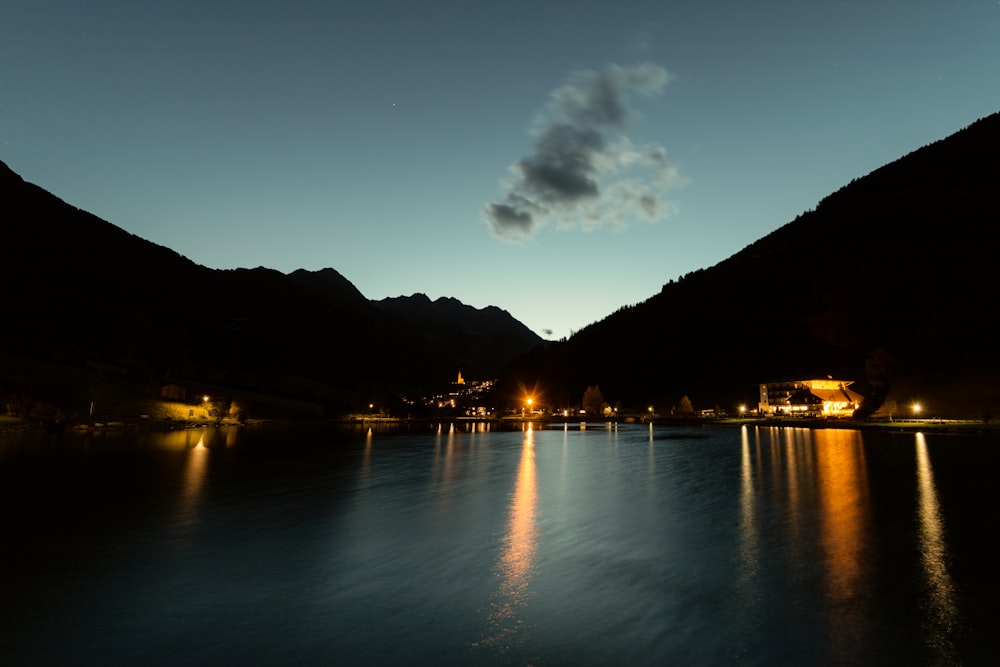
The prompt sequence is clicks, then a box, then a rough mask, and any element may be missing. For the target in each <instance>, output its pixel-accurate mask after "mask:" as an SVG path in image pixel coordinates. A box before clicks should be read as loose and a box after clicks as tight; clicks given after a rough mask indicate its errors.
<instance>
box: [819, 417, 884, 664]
mask: <svg viewBox="0 0 1000 667" xmlns="http://www.w3.org/2000/svg"><path fill="white" fill-rule="evenodd" d="M814 439H815V443H816V444H815V448H814V451H815V458H816V479H817V481H818V491H819V509H820V513H819V521H820V523H819V531H820V535H819V537H820V547H821V549H822V555H823V561H824V565H825V568H824V569H825V574H826V584H827V597H828V598H829V602H830V609H831V618H830V626H831V633H832V635H833V639H834V640H835V643H836V644H838V645H839V648H840V649H841V650H844V651H847V652H850V650H851V647H852V646H854V645H855V643H856V638H857V637H858V636H859V635H861V634H862V633H863V632H864V629H865V624H866V623H867V619H868V610H867V603H868V600H869V596H868V592H867V590H866V588H867V586H868V582H867V581H866V578H867V576H868V571H867V570H866V569H865V561H866V552H867V550H868V544H869V542H870V538H871V536H870V534H869V533H870V530H871V526H870V524H871V517H870V514H869V513H870V500H869V496H868V472H867V465H866V463H865V453H864V445H863V443H862V439H861V433H860V432H859V431H851V430H847V429H827V430H820V431H816V432H815V434H814Z"/></svg>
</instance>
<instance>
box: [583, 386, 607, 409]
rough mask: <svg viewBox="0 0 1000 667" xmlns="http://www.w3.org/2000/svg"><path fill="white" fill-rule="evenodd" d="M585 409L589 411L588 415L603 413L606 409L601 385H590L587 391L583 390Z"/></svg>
mask: <svg viewBox="0 0 1000 667" xmlns="http://www.w3.org/2000/svg"><path fill="white" fill-rule="evenodd" d="M583 409H584V410H586V411H587V414H588V415H599V414H601V411H602V410H603V409H604V396H602V395H601V389H600V387H598V386H597V385H594V386H593V387H590V386H588V387H587V391H585V392H583Z"/></svg>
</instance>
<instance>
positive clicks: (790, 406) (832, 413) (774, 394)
mask: <svg viewBox="0 0 1000 667" xmlns="http://www.w3.org/2000/svg"><path fill="white" fill-rule="evenodd" d="M852 384H854V381H853V380H834V379H833V378H827V379H825V380H793V381H789V382H769V383H766V384H761V385H760V402H759V403H758V404H757V409H758V411H759V412H760V413H761V414H767V415H792V416H803V417H806V416H808V417H820V416H822V417H850V416H851V415H853V414H854V411H855V410H857V409H858V408H859V407H860V406H861V401H862V400H863V399H864V397H863V396H862V395H861V394H859V393H857V392H856V391H852V390H851V389H850V388H849V387H850V386H851V385H852Z"/></svg>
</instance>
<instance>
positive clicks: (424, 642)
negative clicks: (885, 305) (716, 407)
mask: <svg viewBox="0 0 1000 667" xmlns="http://www.w3.org/2000/svg"><path fill="white" fill-rule="evenodd" d="M998 463H1000V443H997V442H993V441H986V440H983V439H977V438H974V437H968V436H962V437H956V436H943V435H931V434H928V435H926V436H923V435H920V434H875V433H859V432H856V431H843V430H825V431H809V430H804V429H791V428H788V429H775V428H766V429H754V428H750V429H739V428H686V429H678V428H668V427H660V426H657V427H653V428H650V427H648V426H632V425H629V426H624V425H622V426H618V427H614V426H605V425H593V424H591V425H588V426H587V427H586V428H583V429H581V428H580V426H579V425H572V426H570V427H568V428H565V429H564V428H563V427H562V426H558V427H552V428H545V429H543V428H539V427H535V428H534V429H531V428H528V429H527V430H524V431H521V430H516V431H492V432H491V431H488V430H485V427H483V426H466V425H461V426H456V427H454V428H452V427H451V426H450V425H449V424H447V423H445V424H443V425H442V426H441V428H440V429H438V427H436V426H434V427H431V426H421V427H411V428H409V429H407V430H402V429H396V430H392V429H383V430H375V431H374V432H369V431H367V430H366V429H356V430H331V431H328V432H324V433H317V432H315V431H305V430H294V429H250V430H242V431H241V430H236V429H234V430H228V431H227V430H225V429H221V430H214V429H199V430H192V431H181V432H173V433H166V434H138V435H137V434H135V433H131V434H119V435H115V434H99V435H89V436H83V435H73V436H71V435H61V436H58V437H53V436H42V435H38V434H30V435H27V436H24V435H18V436H14V435H6V436H0V483H2V493H3V496H2V499H0V500H2V508H0V517H2V520H3V524H2V525H3V535H4V539H3V543H2V544H3V546H2V553H3V555H2V557H0V558H2V561H0V564H2V566H3V570H2V571H3V577H4V579H3V580H4V584H3V605H2V612H0V613H2V616H0V662H2V663H3V664H7V665H10V664H88V663H89V664H163V665H177V664H192V663H194V664H198V663H201V664H213V665H214V664H323V665H331V664H343V665H349V664H364V665H377V664H385V665H396V664H399V665H401V664H477V663H488V664H492V663H498V664H534V665H553V664H572V665H588V664H593V665H603V664H685V665H687V664H727V663H734V664H736V663H738V664H768V665H770V664H887V663H890V662H891V663H894V664H954V663H959V662H962V663H966V664H982V663H988V662H991V661H992V660H993V659H995V658H994V656H993V653H994V650H993V649H994V647H995V646H997V644H998V642H1000V639H998V637H997V631H998V629H1000V623H998V621H1000V613H998V612H997V608H996V604H997V600H998V594H1000V578H998V574H997V572H996V567H997V566H998V565H1000V513H998V510H1000V500H998V497H997V494H996V493H995V492H994V491H993V490H992V489H993V487H994V485H995V483H996V479H997V474H998V467H997V465H998Z"/></svg>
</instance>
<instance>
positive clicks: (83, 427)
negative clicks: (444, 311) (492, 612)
mask: <svg viewBox="0 0 1000 667" xmlns="http://www.w3.org/2000/svg"><path fill="white" fill-rule="evenodd" d="M444 423H451V424H474V423H483V424H492V425H495V426H500V427H508V428H517V427H519V426H523V425H526V424H542V425H545V426H547V427H552V426H564V425H565V426H568V427H576V428H579V427H581V426H582V427H595V426H606V425H618V424H641V425H645V424H653V425H655V426H676V427H708V426H728V427H734V426H739V427H742V426H752V427H756V428H761V427H763V428H804V429H852V430H858V431H890V432H891V431H897V432H914V431H928V432H936V433H945V432H947V433H967V434H974V435H983V434H997V435H1000V422H992V421H989V422H987V421H983V420H971V419H937V418H926V419H894V420H889V419H886V418H881V419H880V418H873V419H852V418H794V417H786V418H774V417H690V418H685V417H662V418H657V417H654V418H652V419H650V418H648V417H646V416H642V417H626V416H622V417H619V418H615V419H591V420H588V419H583V418H579V417H575V418H574V417H563V416H561V415H559V416H547V415H531V416H524V417H522V416H513V415H508V416H504V417H501V418H496V417H490V418H484V417H465V416H456V415H437V416H426V417H393V416H386V415H358V414H355V415H343V416H341V417H334V418H329V419H288V420H280V419H277V420H254V419H251V420H246V421H244V422H237V421H233V420H223V421H221V422H218V421H216V420H174V419H150V418H148V417H141V418H119V419H105V420H94V421H87V422H75V423H68V422H59V423H54V422H44V421H38V420H31V419H21V418H14V417H0V433H3V432H16V431H32V430H48V431H66V432H81V433H85V432H104V431H117V430H153V431H157V430H163V431H167V430H177V429H190V428H213V427H253V426H262V425H276V426H282V425H284V426H292V425H294V426H309V425H312V426H316V427H322V426H334V425H336V426H341V425H345V424H356V425H365V424H368V425H385V426H391V425H405V424H444Z"/></svg>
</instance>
